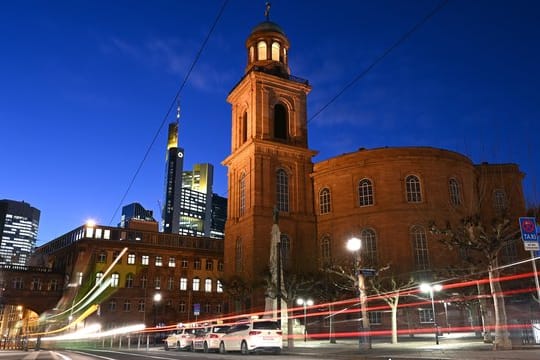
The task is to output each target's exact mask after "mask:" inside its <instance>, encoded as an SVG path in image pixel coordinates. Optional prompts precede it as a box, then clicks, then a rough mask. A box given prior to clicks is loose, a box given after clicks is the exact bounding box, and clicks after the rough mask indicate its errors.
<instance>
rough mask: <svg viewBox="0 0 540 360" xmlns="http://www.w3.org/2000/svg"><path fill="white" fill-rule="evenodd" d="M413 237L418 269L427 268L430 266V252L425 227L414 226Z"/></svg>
mask: <svg viewBox="0 0 540 360" xmlns="http://www.w3.org/2000/svg"><path fill="white" fill-rule="evenodd" d="M411 237H412V242H413V247H414V259H415V265H416V269H417V270H426V269H428V268H429V253H428V247H427V237H426V232H425V230H424V228H422V227H421V226H413V227H412V229H411Z"/></svg>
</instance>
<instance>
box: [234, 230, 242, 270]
mask: <svg viewBox="0 0 540 360" xmlns="http://www.w3.org/2000/svg"><path fill="white" fill-rule="evenodd" d="M242 256H243V251H242V239H240V238H237V239H236V244H235V258H234V260H235V261H234V271H235V272H237V273H239V272H242V270H243V269H242V264H243V259H242Z"/></svg>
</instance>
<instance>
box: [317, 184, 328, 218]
mask: <svg viewBox="0 0 540 360" xmlns="http://www.w3.org/2000/svg"><path fill="white" fill-rule="evenodd" d="M319 212H320V214H321V215H324V214H328V213H330V190H329V189H328V188H324V189H322V190H321V191H320V192H319Z"/></svg>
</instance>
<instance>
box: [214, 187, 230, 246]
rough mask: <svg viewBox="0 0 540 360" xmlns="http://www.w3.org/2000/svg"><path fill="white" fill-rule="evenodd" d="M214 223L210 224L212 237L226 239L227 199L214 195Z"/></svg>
mask: <svg viewBox="0 0 540 360" xmlns="http://www.w3.org/2000/svg"><path fill="white" fill-rule="evenodd" d="M211 217H212V223H211V224H210V237H211V238H216V239H224V238H225V222H226V221H227V198H226V197H223V196H219V195H218V194H212V210H211Z"/></svg>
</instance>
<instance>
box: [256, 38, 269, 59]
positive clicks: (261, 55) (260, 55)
mask: <svg viewBox="0 0 540 360" xmlns="http://www.w3.org/2000/svg"><path fill="white" fill-rule="evenodd" d="M266 59H268V55H267V53H266V43H265V42H264V41H259V43H258V44H257V60H266Z"/></svg>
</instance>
